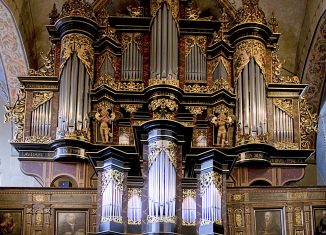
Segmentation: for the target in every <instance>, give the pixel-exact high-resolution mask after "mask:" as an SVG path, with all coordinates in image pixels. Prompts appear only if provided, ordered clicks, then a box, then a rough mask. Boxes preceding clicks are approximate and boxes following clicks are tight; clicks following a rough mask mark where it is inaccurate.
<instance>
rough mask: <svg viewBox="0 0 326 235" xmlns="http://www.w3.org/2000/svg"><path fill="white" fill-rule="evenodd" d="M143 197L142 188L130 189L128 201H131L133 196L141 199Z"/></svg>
mask: <svg viewBox="0 0 326 235" xmlns="http://www.w3.org/2000/svg"><path fill="white" fill-rule="evenodd" d="M141 195H142V194H141V189H140V188H128V200H130V199H131V197H132V196H137V197H139V198H141Z"/></svg>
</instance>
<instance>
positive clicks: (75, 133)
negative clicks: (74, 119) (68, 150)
mask: <svg viewBox="0 0 326 235" xmlns="http://www.w3.org/2000/svg"><path fill="white" fill-rule="evenodd" d="M56 138H57V139H62V138H64V139H74V140H83V141H90V140H91V132H90V129H89V128H84V129H82V130H72V131H60V130H59V129H57V133H56Z"/></svg>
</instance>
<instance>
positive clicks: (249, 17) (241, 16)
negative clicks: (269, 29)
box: [235, 0, 267, 25]
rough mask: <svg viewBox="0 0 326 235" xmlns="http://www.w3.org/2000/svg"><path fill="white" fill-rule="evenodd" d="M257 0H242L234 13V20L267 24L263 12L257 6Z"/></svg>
mask: <svg viewBox="0 0 326 235" xmlns="http://www.w3.org/2000/svg"><path fill="white" fill-rule="evenodd" d="M258 2H259V0H242V5H243V6H242V7H241V8H240V9H239V10H238V12H237V14H236V19H235V20H236V22H237V23H238V24H243V23H260V24H265V25H267V22H266V17H265V13H264V12H263V10H262V9H261V8H260V7H259V6H258Z"/></svg>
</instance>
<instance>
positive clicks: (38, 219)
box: [35, 211, 43, 225]
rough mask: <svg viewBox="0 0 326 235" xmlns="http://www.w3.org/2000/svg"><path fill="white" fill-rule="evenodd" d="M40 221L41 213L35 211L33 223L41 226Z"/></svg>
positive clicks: (41, 218)
mask: <svg viewBox="0 0 326 235" xmlns="http://www.w3.org/2000/svg"><path fill="white" fill-rule="evenodd" d="M42 220H43V216H42V212H41V211H37V212H36V215H35V223H36V225H41V224H42Z"/></svg>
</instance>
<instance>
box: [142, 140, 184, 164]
mask: <svg viewBox="0 0 326 235" xmlns="http://www.w3.org/2000/svg"><path fill="white" fill-rule="evenodd" d="M162 151H163V152H165V153H166V154H167V156H168V158H169V159H170V161H171V163H172V164H173V166H174V167H175V168H177V161H178V160H177V145H176V144H175V143H173V142H171V141H168V140H158V141H153V142H151V143H150V144H149V146H148V152H149V154H148V161H149V167H151V166H152V164H153V163H154V162H155V160H156V158H157V157H158V155H159V154H160V153H161V152H162Z"/></svg>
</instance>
